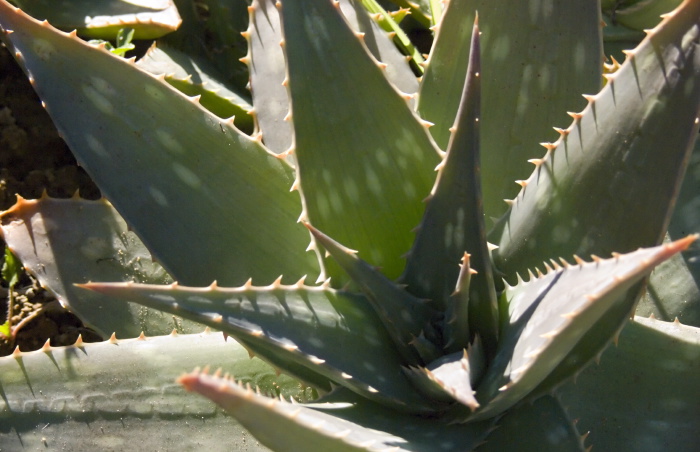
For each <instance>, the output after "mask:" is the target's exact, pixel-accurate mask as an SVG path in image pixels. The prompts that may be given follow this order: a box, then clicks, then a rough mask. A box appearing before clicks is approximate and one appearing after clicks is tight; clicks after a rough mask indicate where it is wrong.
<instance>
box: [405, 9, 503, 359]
mask: <svg viewBox="0 0 700 452" xmlns="http://www.w3.org/2000/svg"><path fill="white" fill-rule="evenodd" d="M478 30H479V27H478V25H477V22H476V21H475V22H474V33H473V34H472V36H473V38H472V44H471V51H470V61H469V66H468V68H467V77H466V79H465V84H464V89H463V91H462V94H461V100H460V106H459V110H458V111H457V117H456V119H455V121H454V126H453V128H452V130H453V132H452V136H451V138H450V142H449V144H448V147H447V155H446V156H445V158H444V160H443V162H442V163H441V164H440V166H439V168H440V170H439V172H438V177H437V181H436V182H435V186H434V188H433V190H432V192H431V194H430V196H429V197H428V201H427V205H426V209H425V214H424V216H423V221H422V222H421V224H420V228H419V230H418V232H417V235H416V240H415V242H414V244H413V248H412V249H411V252H410V254H409V256H408V260H407V262H406V268H405V270H404V273H403V275H402V276H401V282H403V283H406V284H407V285H408V291H409V292H411V293H413V294H415V295H416V296H418V297H422V298H428V299H430V300H432V301H433V303H434V304H435V305H436V306H437V307H438V309H439V310H440V311H442V312H444V311H446V307H447V306H446V303H447V302H448V301H449V300H450V295H451V294H452V293H453V292H454V291H455V289H456V287H457V278H458V276H459V274H460V269H459V266H458V263H459V261H460V259H461V258H462V257H463V255H464V253H470V255H471V258H469V266H470V268H472V269H473V270H474V271H475V274H474V275H473V277H472V278H471V282H470V285H469V293H468V315H466V314H467V312H462V313H460V315H463V316H465V317H468V322H469V330H470V331H472V332H474V331H476V330H477V328H478V331H479V334H480V335H481V339H482V341H483V343H484V347H485V348H486V350H487V355H488V356H489V358H490V357H492V356H493V354H494V352H495V350H496V344H497V342H498V307H497V305H496V293H495V290H494V285H493V274H492V267H491V257H490V255H489V251H488V248H487V244H486V228H485V225H484V213H483V208H482V207H483V206H482V199H481V177H480V155H479V151H480V136H481V130H480V129H481V127H480V125H481V76H480V72H481V59H480V55H481V49H480V40H479V31H478ZM465 295H466V294H465ZM453 319H454V317H452V318H451V319H448V320H453ZM461 321H463V320H461ZM454 339H455V336H452V337H448V338H446V341H447V342H448V343H449V342H450V341H451V340H454ZM451 345H452V346H454V348H455V349H456V350H453V351H459V350H461V349H462V348H464V347H466V346H467V344H466V343H453V344H451Z"/></svg>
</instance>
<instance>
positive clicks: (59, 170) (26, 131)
mask: <svg viewBox="0 0 700 452" xmlns="http://www.w3.org/2000/svg"><path fill="white" fill-rule="evenodd" d="M78 189H79V190H80V195H81V196H82V197H84V198H88V199H96V198H99V196H100V192H99V190H98V189H97V187H96V186H95V184H94V183H93V182H92V181H91V180H90V178H89V176H88V175H87V174H86V173H85V171H84V170H83V169H82V168H80V167H79V166H78V164H77V163H76V161H75V158H74V157H73V155H72V154H71V152H70V150H69V149H68V147H67V146H66V144H65V143H64V142H63V140H62V139H61V138H60V137H59V135H58V132H57V131H56V129H55V127H54V126H53V123H52V122H51V118H50V117H49V115H48V114H47V113H46V111H45V110H44V108H43V107H42V106H41V102H40V100H39V98H38V97H37V95H36V93H34V90H33V89H32V87H31V85H30V84H29V82H28V80H27V78H26V76H25V75H24V73H23V72H22V69H21V68H20V67H19V65H18V64H17V63H16V62H15V60H14V58H13V57H12V55H11V54H10V53H9V51H8V50H7V49H6V48H5V47H3V46H2V44H0V211H2V210H6V209H7V208H9V207H10V206H12V205H13V204H14V202H15V199H16V194H20V195H22V196H23V197H24V198H28V199H31V198H37V197H40V196H41V194H42V192H43V191H44V190H46V191H47V192H48V194H49V195H50V196H53V197H60V198H67V197H70V196H72V195H73V194H74V193H75V191H76V190H78ZM4 248H5V243H4V242H3V241H2V239H1V238H0V251H2V250H4ZM0 254H1V256H0V266H1V262H2V261H3V260H4V253H0ZM7 287H8V285H7V282H6V281H4V280H1V279H0V324H2V323H4V322H5V321H6V320H7V317H8V316H9V317H10V319H11V322H10V323H11V325H12V326H13V327H14V330H15V331H14V333H13V337H10V338H6V337H4V336H3V335H2V334H0V355H5V354H8V353H11V352H12V350H14V348H15V347H16V346H19V347H20V349H21V350H22V351H29V350H35V349H37V348H40V347H41V346H42V345H43V344H44V343H45V342H46V340H47V339H51V344H52V345H54V346H57V345H68V344H72V343H73V342H75V340H76V339H77V337H78V334H82V335H83V339H84V340H93V341H94V340H99V339H100V338H99V337H98V336H97V335H96V334H95V333H94V332H92V331H91V330H88V329H86V328H85V327H83V325H82V323H81V322H80V320H79V319H78V318H77V317H75V316H74V315H73V314H71V313H70V312H68V311H66V310H65V309H63V308H62V307H61V306H60V305H59V304H58V302H56V301H55V299H54V298H53V297H52V296H51V295H50V294H49V293H47V292H46V291H45V290H44V289H42V288H40V287H39V286H38V284H37V283H36V281H35V280H34V279H33V278H31V277H30V276H29V275H24V276H23V277H22V279H21V281H20V284H18V287H17V288H16V291H15V294H14V295H15V300H14V305H13V310H12V313H8V312H7V310H8V296H9V293H8V290H7Z"/></svg>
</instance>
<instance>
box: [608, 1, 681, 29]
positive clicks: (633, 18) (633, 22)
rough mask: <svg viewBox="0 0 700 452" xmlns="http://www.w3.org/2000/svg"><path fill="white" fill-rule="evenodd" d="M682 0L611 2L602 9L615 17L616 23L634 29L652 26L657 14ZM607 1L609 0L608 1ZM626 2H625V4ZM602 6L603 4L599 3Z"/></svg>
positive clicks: (675, 5) (670, 8) (657, 18)
mask: <svg viewBox="0 0 700 452" xmlns="http://www.w3.org/2000/svg"><path fill="white" fill-rule="evenodd" d="M681 1H682V0H634V1H631V2H629V1H628V2H612V3H613V4H612V5H610V7H609V8H604V9H603V10H604V11H606V9H607V11H606V12H607V13H608V14H610V16H611V17H613V18H614V19H615V22H616V23H619V24H621V25H624V26H625V27H628V28H632V29H635V30H640V31H642V30H646V29H649V28H653V27H654V26H655V25H656V24H657V23H659V16H661V15H662V14H665V13H667V12H669V11H671V10H673V9H674V8H676V7H677V6H678V5H680V4H681ZM608 3H609V2H608ZM625 3H626V4H625ZM601 6H604V5H601Z"/></svg>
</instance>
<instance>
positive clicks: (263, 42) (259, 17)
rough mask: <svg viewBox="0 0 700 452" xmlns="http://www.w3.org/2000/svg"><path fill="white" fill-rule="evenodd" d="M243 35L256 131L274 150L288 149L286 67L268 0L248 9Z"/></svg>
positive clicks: (277, 22)
mask: <svg viewBox="0 0 700 452" xmlns="http://www.w3.org/2000/svg"><path fill="white" fill-rule="evenodd" d="M244 36H245V37H246V39H247V40H248V54H247V55H246V56H245V59H244V61H245V62H246V64H247V65H248V70H249V71H250V91H251V93H252V95H253V104H254V105H255V121H256V126H257V129H258V130H257V131H258V132H259V133H261V134H262V140H263V142H264V143H265V146H267V147H268V148H270V150H272V151H273V152H275V153H278V154H280V153H282V152H285V151H288V150H289V148H290V147H291V146H292V142H293V131H292V123H291V122H290V121H288V120H285V117H286V116H287V115H288V114H289V98H288V96H287V88H285V86H284V85H285V83H284V82H285V79H286V77H287V66H286V63H285V61H284V53H283V51H282V47H281V46H280V42H281V41H282V26H281V25H280V17H279V14H278V13H277V8H276V7H275V2H273V1H271V0H254V1H253V3H252V5H251V9H250V24H249V26H248V30H246V32H245V34H244Z"/></svg>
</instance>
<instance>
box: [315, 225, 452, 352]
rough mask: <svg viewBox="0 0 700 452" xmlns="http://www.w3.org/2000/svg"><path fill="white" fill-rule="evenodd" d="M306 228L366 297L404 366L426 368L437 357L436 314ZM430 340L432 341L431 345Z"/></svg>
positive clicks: (330, 241) (344, 251)
mask: <svg viewBox="0 0 700 452" xmlns="http://www.w3.org/2000/svg"><path fill="white" fill-rule="evenodd" d="M307 227H308V228H309V230H310V231H311V233H312V234H313V236H314V238H315V239H316V240H317V241H318V242H319V243H320V244H321V246H323V248H324V249H326V250H327V251H328V253H329V254H330V255H331V256H333V259H335V261H336V262H337V263H338V265H340V267H341V268H342V269H343V270H344V271H345V272H347V274H348V275H349V276H350V278H351V279H352V280H353V282H355V284H357V285H358V286H359V287H360V289H361V290H362V291H363V292H364V293H365V294H366V295H367V298H368V300H369V302H370V303H371V305H372V307H373V308H374V311H375V312H376V313H377V316H378V317H379V319H380V320H381V321H382V323H383V325H384V328H386V330H387V331H388V332H389V336H391V339H392V340H393V342H394V344H395V345H396V349H397V350H398V352H399V354H401V356H402V357H403V359H404V364H406V365H418V364H428V363H429V362H431V361H433V360H434V359H436V358H437V357H438V356H439V355H440V351H439V349H438V348H437V339H438V338H437V335H436V332H435V331H434V330H433V328H432V326H431V320H432V319H433V318H434V317H435V316H436V315H437V314H438V312H439V311H437V310H435V309H433V308H432V307H431V305H430V304H429V303H428V300H424V299H420V298H416V297H414V296H413V295H411V294H410V293H408V292H406V291H405V290H404V288H403V287H401V286H399V285H397V284H396V283H394V282H393V281H391V280H390V279H388V278H387V277H386V276H384V275H383V274H381V273H380V272H379V271H378V270H376V269H374V268H372V267H371V266H370V265H369V264H368V263H367V262H365V261H363V260H361V259H359V258H358V257H356V256H355V253H354V252H353V251H352V250H349V249H347V248H345V247H344V246H342V245H341V244H339V243H338V242H336V241H335V240H333V239H331V238H330V237H328V236H327V235H325V234H323V233H322V232H320V231H319V230H317V229H315V228H314V227H313V226H311V225H308V224H307ZM424 336H427V338H428V341H424V342H423V341H420V338H422V337H424ZM416 339H419V341H420V342H423V343H422V345H423V346H422V347H421V346H415V345H414V342H415V341H416ZM430 340H432V341H433V342H432V344H431V343H430ZM419 345H420V344H419Z"/></svg>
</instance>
